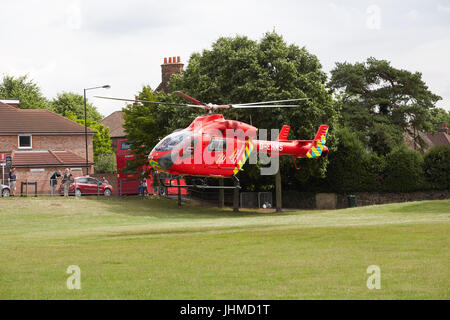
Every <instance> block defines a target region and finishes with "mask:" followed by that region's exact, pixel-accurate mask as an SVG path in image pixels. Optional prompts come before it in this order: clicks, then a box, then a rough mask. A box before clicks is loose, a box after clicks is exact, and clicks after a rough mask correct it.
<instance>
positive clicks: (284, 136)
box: [276, 126, 291, 141]
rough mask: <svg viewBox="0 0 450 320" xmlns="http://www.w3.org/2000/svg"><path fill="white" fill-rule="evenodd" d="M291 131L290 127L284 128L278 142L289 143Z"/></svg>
mask: <svg viewBox="0 0 450 320" xmlns="http://www.w3.org/2000/svg"><path fill="white" fill-rule="evenodd" d="M289 130H291V127H290V126H283V127H282V128H281V131H280V134H279V135H278V138H277V140H276V141H287V137H288V135H289Z"/></svg>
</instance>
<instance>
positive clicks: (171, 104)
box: [94, 96, 206, 109]
mask: <svg viewBox="0 0 450 320" xmlns="http://www.w3.org/2000/svg"><path fill="white" fill-rule="evenodd" d="M94 97H95V98H100V99H109V100H118V101H126V102H142V103H154V104H165V105H169V106H180V107H193V108H201V109H206V108H205V106H202V105H196V104H186V103H172V102H161V101H149V100H136V99H134V100H133V99H122V98H113V97H102V96H94Z"/></svg>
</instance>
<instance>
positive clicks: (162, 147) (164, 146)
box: [153, 131, 192, 151]
mask: <svg viewBox="0 0 450 320" xmlns="http://www.w3.org/2000/svg"><path fill="white" fill-rule="evenodd" d="M190 137H192V132H186V131H178V132H174V133H172V134H170V135H168V136H167V137H165V138H164V139H163V140H162V141H160V142H159V143H158V144H157V145H156V146H155V148H154V149H153V150H154V151H169V150H173V149H175V148H176V147H177V146H178V145H180V144H182V143H183V142H184V141H187V139H189V138H190Z"/></svg>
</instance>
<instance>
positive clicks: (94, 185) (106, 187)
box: [58, 176, 114, 197]
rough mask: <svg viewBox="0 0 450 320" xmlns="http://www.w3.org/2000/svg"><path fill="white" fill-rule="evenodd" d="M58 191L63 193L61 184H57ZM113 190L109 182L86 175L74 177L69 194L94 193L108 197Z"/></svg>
mask: <svg viewBox="0 0 450 320" xmlns="http://www.w3.org/2000/svg"><path fill="white" fill-rule="evenodd" d="M58 192H59V194H61V195H63V194H64V185H63V184H61V185H60V186H59V190H58ZM113 192H114V189H113V187H112V186H111V185H110V184H109V183H105V182H102V181H100V180H97V179H95V178H92V177H88V176H85V177H77V178H75V179H74V181H73V182H72V183H70V187H69V194H70V195H75V196H81V195H88V194H94V195H103V196H106V197H109V196H111V195H112V193H113Z"/></svg>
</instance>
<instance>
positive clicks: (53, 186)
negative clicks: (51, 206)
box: [50, 171, 61, 196]
mask: <svg viewBox="0 0 450 320" xmlns="http://www.w3.org/2000/svg"><path fill="white" fill-rule="evenodd" d="M59 177H61V173H60V172H59V171H55V172H54V173H53V175H52V176H51V177H50V188H51V192H52V196H53V195H54V194H55V190H56V185H57V184H58V180H57V179H58V178H59Z"/></svg>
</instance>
